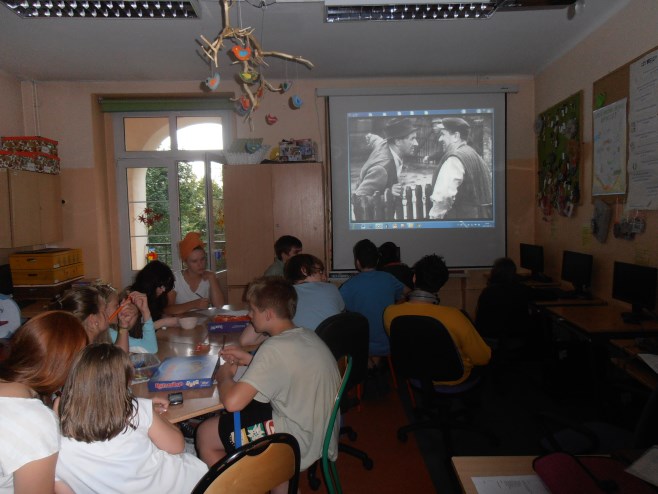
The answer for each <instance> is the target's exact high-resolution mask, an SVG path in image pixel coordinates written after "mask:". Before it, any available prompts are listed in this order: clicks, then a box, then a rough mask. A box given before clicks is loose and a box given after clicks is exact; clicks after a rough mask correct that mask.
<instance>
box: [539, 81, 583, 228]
mask: <svg viewBox="0 0 658 494" xmlns="http://www.w3.org/2000/svg"><path fill="white" fill-rule="evenodd" d="M582 96H583V95H582V91H581V92H578V93H576V94H574V95H573V96H570V97H569V98H567V99H565V100H564V101H561V102H560V103H558V104H557V105H555V106H553V107H551V108H549V109H548V110H546V111H544V112H543V113H541V114H540V115H539V116H538V117H537V122H536V131H537V153H538V158H539V187H538V190H539V192H538V197H537V201H538V205H539V207H540V208H541V210H542V212H543V214H544V216H551V215H552V214H553V213H557V214H560V215H562V216H567V217H569V216H571V215H572V214H573V212H574V208H575V206H576V205H577V204H578V203H579V202H580V147H581V141H582V139H581V136H582V113H581V111H582V110H581V109H582Z"/></svg>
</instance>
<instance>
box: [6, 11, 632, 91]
mask: <svg viewBox="0 0 658 494" xmlns="http://www.w3.org/2000/svg"><path fill="white" fill-rule="evenodd" d="M250 1H253V2H255V1H256V0H250ZM629 2H630V0H586V3H585V5H584V8H583V9H582V10H581V11H580V12H579V13H578V14H577V15H576V16H575V18H573V19H572V20H568V19H567V10H566V9H553V10H540V11H521V12H498V13H496V14H494V16H493V17H492V18H490V19H486V20H471V19H464V20H449V21H399V22H345V23H336V24H327V23H325V22H323V10H324V5H323V3H321V2H303V3H274V4H272V5H269V6H267V7H265V8H262V9H261V8H256V7H252V6H251V5H249V4H247V3H246V2H240V3H239V4H238V3H237V2H236V5H235V6H234V7H233V8H232V10H231V22H232V24H233V25H234V26H238V25H239V20H238V14H240V15H241V18H242V25H243V26H251V27H253V28H255V29H256V36H257V38H258V39H260V40H261V43H262V45H263V48H264V49H266V50H272V51H280V52H286V53H290V54H293V55H301V56H303V57H305V58H307V59H309V60H311V61H312V62H313V63H314V64H315V68H314V69H312V70H309V69H307V68H306V67H304V66H301V65H299V66H298V64H294V63H284V62H282V61H280V60H278V59H269V60H271V62H270V67H269V68H267V69H265V70H266V75H267V77H268V78H270V79H282V78H286V79H302V78H351V77H396V76H409V75H413V76H460V75H480V76H483V77H484V76H493V75H504V74H514V75H523V74H528V75H533V74H536V73H537V72H538V71H540V70H541V69H542V68H543V67H544V66H545V65H546V64H547V63H549V62H551V61H552V60H554V59H556V58H557V57H559V56H560V55H562V54H563V53H565V52H566V51H568V50H569V49H570V48H571V47H572V46H574V45H575V44H577V43H578V42H579V41H580V40H582V39H583V38H584V37H585V36H586V35H587V34H588V33H590V32H591V31H592V30H594V29H595V28H596V27H598V26H599V25H601V24H602V23H603V22H605V21H606V20H607V19H608V18H610V17H611V16H613V15H614V14H615V13H616V12H618V11H619V10H620V9H621V8H623V7H624V6H626V5H627V4H628V3H629ZM200 7H201V18H200V19H196V20H180V19H174V20H153V19H125V20H124V19H108V20H105V19H102V20H101V19H52V18H51V19H22V18H20V17H18V16H17V15H15V14H14V13H13V12H11V11H10V10H9V9H8V8H7V7H5V6H4V5H0V70H3V71H5V72H8V73H10V74H14V75H16V76H19V77H21V78H25V79H34V80H40V81H49V80H63V81H76V80H103V81H113V80H131V81H145V80H168V81H184V80H185V81H188V80H197V79H198V80H203V79H205V78H206V77H207V76H208V75H209V68H208V65H207V63H206V62H205V61H204V60H203V59H202V58H201V56H200V55H199V52H200V49H199V44H198V40H199V36H200V35H204V36H205V37H206V38H209V39H212V38H214V37H215V36H216V35H217V34H218V33H219V31H220V29H221V15H220V9H219V4H218V2H216V1H210V0H200ZM220 63H223V64H224V67H222V69H223V73H222V77H224V78H226V77H227V75H229V74H230V73H233V72H234V70H233V68H231V69H229V68H227V66H228V64H229V63H230V62H229V58H228V55H226V54H225V53H224V54H222V55H220Z"/></svg>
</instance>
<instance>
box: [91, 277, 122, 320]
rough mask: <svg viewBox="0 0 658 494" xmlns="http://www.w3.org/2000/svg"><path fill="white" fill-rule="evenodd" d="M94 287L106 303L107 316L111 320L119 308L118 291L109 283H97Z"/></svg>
mask: <svg viewBox="0 0 658 494" xmlns="http://www.w3.org/2000/svg"><path fill="white" fill-rule="evenodd" d="M93 287H94V288H96V290H98V294H99V295H100V297H101V298H102V299H103V300H104V301H105V315H106V316H107V317H108V319H109V317H110V316H111V315H112V314H114V311H115V310H117V307H119V295H118V293H117V291H116V289H115V288H114V287H113V286H112V285H110V284H108V283H96V284H94V285H93Z"/></svg>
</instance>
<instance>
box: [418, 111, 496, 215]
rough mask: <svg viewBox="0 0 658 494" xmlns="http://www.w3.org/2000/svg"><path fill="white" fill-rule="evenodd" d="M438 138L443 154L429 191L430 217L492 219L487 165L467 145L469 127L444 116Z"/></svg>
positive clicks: (490, 187)
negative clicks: (434, 181) (435, 177)
mask: <svg viewBox="0 0 658 494" xmlns="http://www.w3.org/2000/svg"><path fill="white" fill-rule="evenodd" d="M441 123H442V124H443V129H441V135H440V137H439V141H440V142H441V143H442V144H443V146H444V150H445V154H444V156H443V161H442V162H441V163H440V164H439V174H438V176H437V179H436V183H435V184H434V190H433V192H432V196H431V199H432V209H431V210H430V219H460V220H464V219H492V218H493V201H492V192H493V191H492V175H491V165H490V164H488V163H486V162H485V161H484V160H483V159H482V157H481V156H480V155H479V154H478V152H477V151H476V150H475V149H473V148H472V147H471V146H469V145H468V139H469V135H470V131H471V126H470V125H469V123H468V122H467V121H466V120H464V119H463V118H444V119H443V120H442V122H441Z"/></svg>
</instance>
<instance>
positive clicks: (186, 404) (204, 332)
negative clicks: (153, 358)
mask: <svg viewBox="0 0 658 494" xmlns="http://www.w3.org/2000/svg"><path fill="white" fill-rule="evenodd" d="M206 322H207V321H204V322H203V324H198V325H197V326H196V327H195V328H194V329H190V330H186V329H183V328H179V327H174V328H167V329H161V330H159V331H158V332H157V338H158V353H157V355H158V358H159V359H160V361H163V360H164V359H166V358H167V357H174V356H191V355H217V354H218V353H219V351H220V350H221V348H222V344H223V341H224V335H226V346H229V345H237V344H238V338H239V336H240V333H239V332H238V333H221V334H220V333H208V329H207V325H206ZM203 343H208V345H207V346H202V347H201V348H198V347H197V345H199V344H203ZM132 389H133V393H134V394H135V396H139V397H142V398H152V397H153V396H161V397H163V398H167V394H168V392H167V391H161V392H150V391H149V390H148V383H146V382H143V383H138V384H134V385H133V386H132ZM222 408H224V406H223V405H222V403H221V401H220V399H219V393H218V391H217V386H211V387H210V388H203V389H193V390H186V391H183V404H182V405H176V406H170V407H169V410H168V411H167V412H166V413H164V414H163V415H162V416H163V417H165V418H166V419H167V420H169V421H170V422H172V423H176V422H181V421H183V420H188V419H191V418H194V417H198V416H200V415H204V414H206V413H210V412H214V411H217V410H221V409H222Z"/></svg>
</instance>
